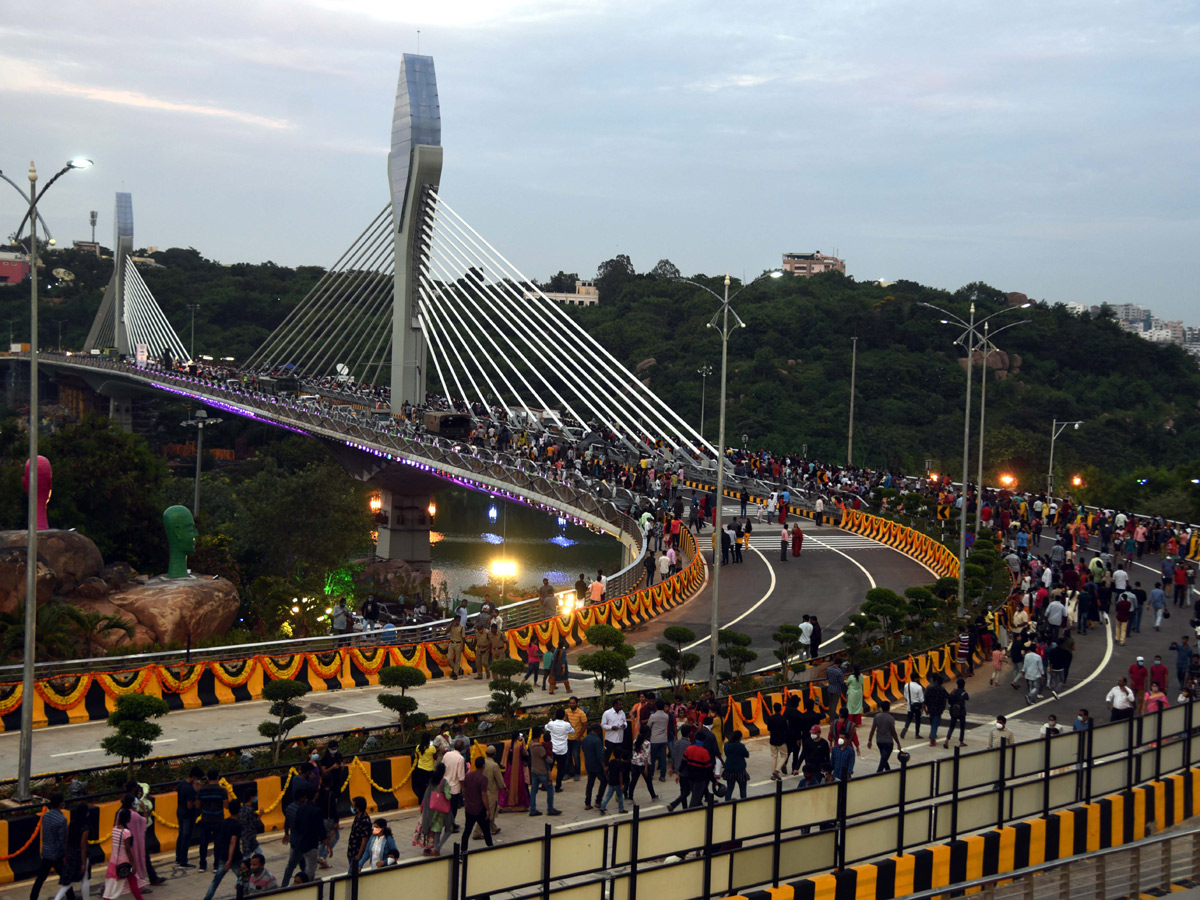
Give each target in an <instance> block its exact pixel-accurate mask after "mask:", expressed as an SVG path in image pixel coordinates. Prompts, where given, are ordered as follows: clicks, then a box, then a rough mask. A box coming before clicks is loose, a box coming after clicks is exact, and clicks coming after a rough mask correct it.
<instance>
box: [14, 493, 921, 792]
mask: <svg viewBox="0 0 1200 900" xmlns="http://www.w3.org/2000/svg"><path fill="white" fill-rule="evenodd" d="M730 513H731V514H733V513H735V510H734V508H733V507H730ZM803 527H805V533H806V535H807V539H806V542H805V550H804V552H803V554H802V555H801V556H800V557H799V558H795V557H792V556H791V555H790V552H789V556H788V560H787V561H786V562H781V561H780V560H779V545H778V541H777V540H776V539H775V534H776V532H775V531H773V530H770V529H767V528H766V526H762V531H761V537H759V538H755V539H754V543H755V544H758V545H763V548H762V549H761V550H758V549H752V550H751V551H750V552H749V553H746V554H745V556H744V560H745V561H744V562H743V563H742V564H741V565H730V566H726V567H725V568H724V570H723V571H722V581H721V590H720V595H721V601H720V623H721V627H722V628H734V629H737V630H739V631H743V632H745V633H747V634H749V635H750V636H751V637H752V638H753V641H754V643H753V648H754V649H755V650H756V651H757V652H758V653H759V660H758V661H757V662H756V663H755V664H754V665H753V666H751V668H752V669H753V668H762V667H766V666H768V665H769V664H771V663H773V662H774V657H773V656H772V655H771V650H772V649H774V648H775V647H776V646H777V645H776V644H775V643H774V641H772V640H771V635H772V633H773V632H774V631H775V629H776V628H777V626H778V625H779V624H780V623H784V622H790V623H794V624H796V623H799V621H800V617H801V615H803V614H804V613H809V614H813V613H815V614H817V615H818V616H819V618H820V621H821V623H822V627H823V629H824V640H825V642H826V644H827V645H829V644H832V643H833V641H834V639H835V637H836V635H837V633H838V631H839V630H840V628H841V627H842V626H844V625H845V624H846V621H847V617H848V616H849V615H850V614H851V613H852V612H853V611H854V610H855V609H856V608H857V607H858V604H860V603H861V602H862V599H863V595H864V594H865V592H866V591H867V590H868V589H869V588H871V587H874V586H876V585H879V586H882V587H891V588H895V589H900V590H902V589H903V588H905V587H908V586H909V585H912V584H920V583H926V582H929V581H932V580H933V575H932V574H930V573H929V571H928V570H926V569H925V568H924V567H923V566H921V565H920V564H918V563H916V562H914V561H913V560H911V559H909V558H908V557H906V556H904V555H903V554H901V553H899V552H898V551H896V550H893V549H892V548H890V547H887V546H885V545H883V544H879V543H877V542H874V541H869V540H866V539H863V538H860V537H859V536H857V535H852V534H850V533H848V532H844V531H841V530H840V529H837V528H833V527H831V526H824V527H821V528H816V527H814V526H813V525H812V523H807V524H806V525H805V526H803ZM710 536H711V531H707V532H706V534H705V535H704V536H703V537H702V543H704V542H705V541H706V540H707V539H708V538H709V537H710ZM705 555H706V558H708V557H710V556H711V554H710V553H706V554H705ZM711 596H712V582H711V576H710V580H709V582H708V583H707V584H706V585H705V587H704V588H703V589H702V590H701V592H700V593H699V594H698V595H697V596H696V597H694V598H693V599H692V600H690V601H688V602H687V603H685V604H684V605H683V606H681V607H679V608H677V609H675V610H672V611H671V612H669V613H667V614H665V615H663V616H661V617H660V618H658V619H656V620H655V621H653V622H652V623H650V624H648V625H646V626H643V627H642V628H639V629H637V630H636V631H634V632H632V633H631V634H630V636H629V638H630V642H631V643H632V644H634V646H635V647H637V650H638V652H637V655H636V656H635V657H634V659H633V663H632V668H633V678H632V679H631V680H630V682H629V684H628V686H629V688H630V689H638V688H642V687H647V688H649V687H656V686H659V685H661V684H662V681H663V679H662V677H661V668H662V666H661V663H659V662H658V659H657V653H656V651H655V649H654V644H655V643H656V642H657V641H658V640H660V638H661V634H662V630H663V629H664V628H666V627H667V626H668V625H674V624H680V625H686V626H687V627H689V628H691V629H693V630H694V631H695V632H696V635H697V638H698V646H697V647H696V648H695V652H696V653H698V654H699V655H700V656H701V663H700V665H699V667H698V668H697V670H696V673H694V674H696V675H699V676H701V677H702V676H703V675H704V674H705V673H707V672H708V659H709V656H708V635H709V633H710V629H709V627H708V624H709V621H710V609H711V605H710V604H711ZM580 652H584V651H582V650H579V649H576V650H575V651H573V654H572V655H577V654H578V653H580ZM571 687H572V689H573V692H574V693H576V694H578V695H579V696H589V695H591V694H593V693H594V689H593V687H592V684H591V681H590V679H584V678H581V679H579V680H576V681H572V683H571ZM378 693H380V689H379V688H377V687H369V688H359V689H352V690H344V691H332V692H321V693H315V692H314V693H312V694H309V695H308V697H307V698H305V699H304V700H303V701H301V705H302V706H303V707H304V708H305V711H306V712H307V714H308V717H309V718H308V720H307V721H306V722H304V723H303V724H302V725H301V726H300V727H299V728H297V729H296V731H295V732H294V733H293V734H294V736H296V737H302V736H305V735H309V734H321V733H329V732H332V731H336V730H341V729H345V730H349V729H351V728H355V727H358V726H377V725H386V724H388V723H390V722H392V721H394V718H393V716H392V714H391V713H388V712H386V711H384V710H383V709H381V708H380V706H379V704H378V702H377V701H376V695H377V694H378ZM413 694H414V696H416V697H417V699H418V700H419V702H420V704H421V710H422V711H423V712H425V713H427V714H429V715H431V716H441V715H451V714H454V713H459V712H465V711H474V710H480V709H482V708H483V707H484V706H485V705H486V703H487V701H488V699H489V694H488V691H487V687H486V682H484V681H476V680H475V679H473V678H471V679H459V680H458V681H451V680H449V679H445V678H439V679H436V680H433V681H430V682H429V683H428V684H426V685H425V686H424V687H421V688H419V689H417V690H416V691H414V692H413ZM562 695H563V693H562V691H561V689H560V694H559V696H562ZM546 698H547V694H546V693H545V692H544V691H542V690H540V689H538V690H535V691H534V693H533V694H532V695H530V697H529V698H528V699H527V700H526V703H535V702H539V701H543V700H544V699H546ZM266 709H267V704H266V703H265V702H261V701H259V702H249V703H238V704H232V705H228V706H213V707H206V708H202V709H194V710H181V711H178V712H173V713H171V714H170V715H169V716H167V717H165V718H164V719H163V720H161V724H162V726H163V734H162V737H161V738H160V739H159V741H158V742H157V743H156V746H155V754H156V755H163V756H174V755H178V754H186V753H195V752H203V751H209V750H214V749H221V748H226V747H236V746H240V745H244V744H249V743H259V742H261V741H262V740H263V739H262V738H261V737H260V736H259V734H258V730H257V728H258V723H259V722H261V721H263V720H265V719H266V718H267V715H266ZM107 733H108V728H107V726H106V725H105V724H104V723H103V722H85V723H79V724H74V725H62V726H57V727H55V728H49V729H37V730H36V731H35V732H34V746H33V771H34V772H35V773H50V772H62V771H72V770H77V769H81V768H88V767H93V766H99V765H106V764H109V763H111V762H115V760H112V759H110V758H109V757H106V756H105V754H104V753H103V751H102V750H100V749H99V742H100V740H101V738H103V737H104V736H105V735H106V734H107ZM18 739H19V736H18V734H17V733H16V732H7V733H3V734H0V778H12V777H15V776H16V766H17V752H16V751H17V742H18Z"/></svg>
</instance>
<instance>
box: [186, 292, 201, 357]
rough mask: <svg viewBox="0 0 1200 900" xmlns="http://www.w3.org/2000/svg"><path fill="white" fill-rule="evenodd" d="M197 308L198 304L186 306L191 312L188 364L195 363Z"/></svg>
mask: <svg viewBox="0 0 1200 900" xmlns="http://www.w3.org/2000/svg"><path fill="white" fill-rule="evenodd" d="M199 308H200V304H199V303H189V304H188V309H189V310H191V312H192V344H191V346H190V347H188V362H195V361H196V310H198V309H199Z"/></svg>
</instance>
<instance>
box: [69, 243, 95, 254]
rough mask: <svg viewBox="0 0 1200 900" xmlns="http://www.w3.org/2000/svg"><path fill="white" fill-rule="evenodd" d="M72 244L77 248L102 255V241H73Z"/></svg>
mask: <svg viewBox="0 0 1200 900" xmlns="http://www.w3.org/2000/svg"><path fill="white" fill-rule="evenodd" d="M71 246H72V247H73V248H74V249H75V250H83V251H85V252H87V253H95V254H96V255H97V256H99V255H100V243H99V242H98V241H72V242H71Z"/></svg>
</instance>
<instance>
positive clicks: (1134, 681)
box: [1129, 656, 1150, 716]
mask: <svg viewBox="0 0 1200 900" xmlns="http://www.w3.org/2000/svg"><path fill="white" fill-rule="evenodd" d="M1149 674H1150V672H1149V670H1148V669H1147V668H1146V657H1144V656H1139V657H1138V658H1137V662H1135V663H1134V664H1133V665H1131V666H1130V667H1129V686H1130V687H1131V688H1133V693H1134V696H1136V697H1137V711H1138V715H1139V716H1140V715H1141V714H1142V713H1143V712H1145V705H1146V676H1148V675H1149Z"/></svg>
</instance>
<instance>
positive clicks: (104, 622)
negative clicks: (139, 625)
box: [66, 605, 133, 659]
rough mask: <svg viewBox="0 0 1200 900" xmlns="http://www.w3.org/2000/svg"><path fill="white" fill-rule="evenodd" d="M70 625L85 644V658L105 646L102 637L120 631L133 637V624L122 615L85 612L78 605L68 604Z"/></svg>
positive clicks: (79, 639)
mask: <svg viewBox="0 0 1200 900" xmlns="http://www.w3.org/2000/svg"><path fill="white" fill-rule="evenodd" d="M66 616H67V620H68V627H69V628H70V630H71V631H73V632H74V633H75V635H76V637H77V639H78V641H79V642H80V643H81V644H82V645H83V658H84V659H91V658H92V657H94V656H95V655H96V652H97V650H98V649H101V648H103V646H104V645H103V643H102V642H101V638H102V637H104V636H105V635H106V634H108V633H110V632H113V631H119V632H121V633H122V634H124V635H125V637H127V638H132V637H133V626H132V625H130V624H129V623H128V622H127V621H125V620H124V619H122V618H121V617H120V616H115V615H111V614H106V613H100V612H95V611H93V612H84V611H83V610H81V609H80V608H79V607H77V606H69V605H68V606H67V613H66Z"/></svg>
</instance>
